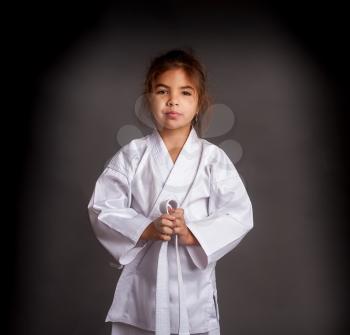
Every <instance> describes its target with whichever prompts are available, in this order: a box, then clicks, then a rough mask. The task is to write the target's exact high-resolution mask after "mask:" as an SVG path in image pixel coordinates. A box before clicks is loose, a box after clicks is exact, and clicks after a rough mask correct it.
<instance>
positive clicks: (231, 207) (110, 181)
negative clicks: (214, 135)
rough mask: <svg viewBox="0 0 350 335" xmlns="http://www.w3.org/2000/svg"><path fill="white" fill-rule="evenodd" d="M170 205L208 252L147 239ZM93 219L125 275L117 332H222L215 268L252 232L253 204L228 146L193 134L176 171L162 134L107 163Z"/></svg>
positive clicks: (115, 313)
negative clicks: (226, 149)
mask: <svg viewBox="0 0 350 335" xmlns="http://www.w3.org/2000/svg"><path fill="white" fill-rule="evenodd" d="M169 200H172V201H171V202H170V203H172V204H176V206H177V207H181V208H183V209H184V219H185V222H186V225H187V226H188V228H189V229H190V230H191V232H192V233H193V235H194V236H195V237H196V238H197V240H198V242H199V243H200V245H192V246H185V245H181V244H179V243H178V240H177V238H178V237H177V236H176V235H175V236H174V235H173V236H172V239H171V240H170V241H158V240H157V241H155V240H148V241H145V240H139V238H140V236H141V234H142V233H143V231H144V230H145V229H146V227H147V226H148V225H149V224H150V223H151V222H152V221H153V220H154V219H156V218H158V217H159V216H161V215H162V213H164V212H166V211H165V210H164V208H165V207H164V206H165V204H166V203H167V201H169ZM88 212H89V216H90V221H91V224H92V227H93V230H94V232H95V234H96V237H97V239H98V240H99V241H100V242H101V244H102V245H103V246H104V247H105V248H106V249H107V250H108V251H109V252H110V253H111V255H112V256H113V257H114V258H115V259H116V261H117V262H118V264H119V265H120V268H122V269H123V270H122V273H121V275H120V277H119V280H118V283H117V286H116V290H115V294H114V299H113V302H112V305H111V307H110V309H109V311H108V314H107V317H106V320H105V321H106V322H108V321H110V322H112V334H119V335H125V334H138V335H141V334H150V332H151V333H152V334H154V333H155V334H157V335H169V334H183V335H185V334H197V333H199V334H201V333H203V334H208V335H212V334H220V325H219V319H220V317H219V308H218V296H217V288H216V278H215V266H216V262H217V261H218V260H219V259H220V258H221V257H223V256H224V255H226V254H227V253H228V252H230V251H231V250H232V249H233V248H235V247H236V246H237V245H238V243H239V242H240V241H241V240H242V239H243V237H244V236H245V235H246V234H247V233H248V231H249V230H250V229H252V228H253V212H252V205H251V201H250V199H249V196H248V194H247V192H246V189H245V187H244V185H243V183H242V180H241V178H240V177H239V174H238V172H237V170H236V168H235V166H234V165H233V163H232V162H231V160H230V159H229V158H228V156H227V155H226V153H225V152H224V151H223V150H222V149H221V148H219V147H218V146H216V145H215V144H212V143H210V142H208V141H207V140H205V139H202V138H199V137H198V136H197V133H196V131H195V129H194V128H193V127H192V128H191V131H190V134H189V136H188V138H187V140H186V142H185V144H184V146H183V148H182V150H181V152H180V154H179V156H178V157H177V160H176V161H175V163H174V162H173V161H172V159H171V156H170V154H169V152H168V150H167V148H166V146H165V144H164V142H163V140H162V138H161V136H160V134H159V132H158V130H157V129H156V128H154V130H153V132H152V133H151V134H149V135H147V136H145V137H142V138H138V139H134V140H132V141H131V142H130V143H128V144H127V145H125V146H123V147H122V148H121V149H120V150H119V151H118V152H117V153H116V154H115V155H114V156H113V158H112V159H111V160H110V161H109V163H108V164H107V166H106V168H105V169H104V171H103V172H102V174H101V175H100V176H99V178H98V180H97V182H96V185H95V189H94V192H93V194H92V197H91V200H90V202H89V205H88ZM120 323H122V324H120ZM128 325H130V326H128ZM128 327H129V328H128ZM136 327H138V328H136ZM140 328H141V329H140ZM142 330H144V331H142ZM113 332H114V333H113Z"/></svg>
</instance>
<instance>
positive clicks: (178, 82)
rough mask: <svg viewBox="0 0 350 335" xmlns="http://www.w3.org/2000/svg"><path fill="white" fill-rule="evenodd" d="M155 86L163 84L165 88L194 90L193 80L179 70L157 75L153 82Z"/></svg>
mask: <svg viewBox="0 0 350 335" xmlns="http://www.w3.org/2000/svg"><path fill="white" fill-rule="evenodd" d="M154 84H155V85H159V84H164V85H166V86H175V87H176V86H190V87H192V88H193V89H195V88H196V83H195V80H193V79H192V78H191V77H190V76H189V75H187V73H186V72H185V71H184V70H183V69H181V68H177V69H171V70H167V71H165V72H163V73H161V74H159V75H158V76H157V77H156V78H155V80H154Z"/></svg>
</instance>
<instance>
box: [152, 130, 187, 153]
mask: <svg viewBox="0 0 350 335" xmlns="http://www.w3.org/2000/svg"><path fill="white" fill-rule="evenodd" d="M191 130H192V126H191V125H190V126H188V127H183V128H178V129H168V128H164V129H162V130H159V129H158V132H159V134H160V136H161V137H162V139H163V141H164V143H165V145H166V146H167V148H168V149H173V148H182V146H183V145H184V143H185V142H186V140H187V138H188V136H189V134H190V132H191Z"/></svg>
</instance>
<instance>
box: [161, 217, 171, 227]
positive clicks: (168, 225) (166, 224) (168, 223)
mask: <svg viewBox="0 0 350 335" xmlns="http://www.w3.org/2000/svg"><path fill="white" fill-rule="evenodd" d="M160 226H165V227H173V226H174V221H171V220H167V219H162V220H161V222H160Z"/></svg>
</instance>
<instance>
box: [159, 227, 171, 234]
mask: <svg viewBox="0 0 350 335" xmlns="http://www.w3.org/2000/svg"><path fill="white" fill-rule="evenodd" d="M161 233H162V234H166V235H172V234H173V229H172V228H169V227H163V228H162V230H161Z"/></svg>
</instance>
